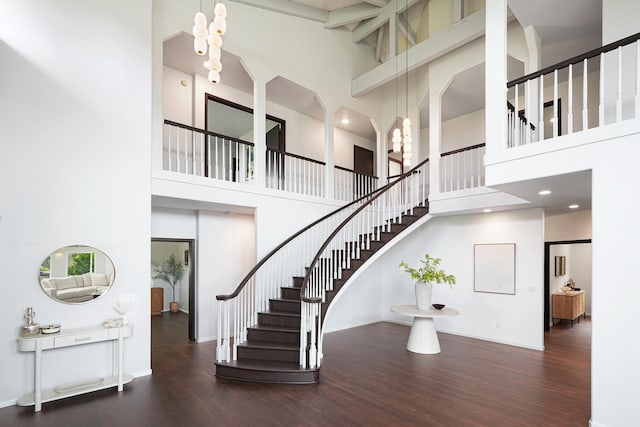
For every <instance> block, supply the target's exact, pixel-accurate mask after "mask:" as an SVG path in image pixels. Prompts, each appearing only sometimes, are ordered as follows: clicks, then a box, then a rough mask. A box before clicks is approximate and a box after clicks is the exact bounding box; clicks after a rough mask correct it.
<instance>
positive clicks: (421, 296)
mask: <svg viewBox="0 0 640 427" xmlns="http://www.w3.org/2000/svg"><path fill="white" fill-rule="evenodd" d="M440 261H441V260H440V258H433V257H431V256H430V255H429V254H425V256H424V259H421V260H420V263H421V266H420V267H418V268H413V267H409V265H408V264H407V263H406V262H404V261H402V262H401V263H400V268H402V269H404V271H405V272H406V273H409V275H410V276H411V278H412V279H413V280H414V282H415V291H416V306H417V308H418V310H428V309H429V308H430V306H431V293H432V286H433V283H448V284H449V287H453V284H454V283H456V278H455V276H453V275H451V274H447V273H445V271H444V270H441V269H439V268H438V267H439V266H440Z"/></svg>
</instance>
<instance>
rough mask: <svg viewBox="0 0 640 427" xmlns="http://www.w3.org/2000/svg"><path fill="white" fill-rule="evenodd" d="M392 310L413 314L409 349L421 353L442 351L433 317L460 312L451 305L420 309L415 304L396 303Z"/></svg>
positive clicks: (453, 314)
mask: <svg viewBox="0 0 640 427" xmlns="http://www.w3.org/2000/svg"><path fill="white" fill-rule="evenodd" d="M391 311H393V312H394V313H398V314H405V315H407V316H413V325H411V331H410V332H409V340H408V341H407V350H409V351H411V352H413V353H421V354H437V353H440V342H439V341H438V334H437V333H436V328H435V326H434V324H433V318H434V317H448V316H457V315H458V314H460V313H459V312H458V310H456V309H454V308H450V307H445V308H443V309H442V310H436V309H434V308H430V309H429V310H418V309H417V308H416V306H415V305H394V306H393V307H391Z"/></svg>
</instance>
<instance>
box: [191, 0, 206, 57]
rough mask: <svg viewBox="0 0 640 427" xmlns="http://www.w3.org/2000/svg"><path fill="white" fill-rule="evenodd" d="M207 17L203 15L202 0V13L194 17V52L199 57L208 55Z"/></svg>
mask: <svg viewBox="0 0 640 427" xmlns="http://www.w3.org/2000/svg"><path fill="white" fill-rule="evenodd" d="M208 36H209V32H208V31H207V17H206V15H205V14H204V13H202V0H201V1H200V11H199V12H198V13H196V15H195V16H194V17H193V37H194V39H193V50H194V51H195V52H196V53H197V54H198V55H201V56H202V55H205V54H206V53H207V37H208Z"/></svg>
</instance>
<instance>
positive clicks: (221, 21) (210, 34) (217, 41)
mask: <svg viewBox="0 0 640 427" xmlns="http://www.w3.org/2000/svg"><path fill="white" fill-rule="evenodd" d="M214 4H215V6H214V11H213V14H214V18H213V21H211V23H210V24H209V29H208V30H207V17H206V15H205V14H204V13H202V0H200V11H199V12H198V13H196V15H195V17H194V18H193V23H194V26H193V36H194V39H193V49H194V51H195V52H196V53H197V54H198V55H206V54H207V50H208V51H209V60H208V61H206V62H205V63H204V66H205V67H206V68H207V69H208V70H209V74H208V76H207V77H208V79H209V81H210V82H211V83H219V82H220V72H221V71H222V60H221V58H222V50H221V47H222V35H223V34H224V33H226V31H227V8H226V6H225V5H224V4H223V3H222V2H221V1H220V2H218V3H217V4H216V3H215V0H214Z"/></svg>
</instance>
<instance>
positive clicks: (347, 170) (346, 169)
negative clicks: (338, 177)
mask: <svg viewBox="0 0 640 427" xmlns="http://www.w3.org/2000/svg"><path fill="white" fill-rule="evenodd" d="M334 167H335V168H336V169H338V170H341V171H345V172H351V173H354V174H356V175H362V176H368V177H371V178H374V179H378V177H377V176H375V175H370V174H368V173H362V172H356V171H354V170H353V169H349V168H343V167H342V166H338V165H335V166H334Z"/></svg>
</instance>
